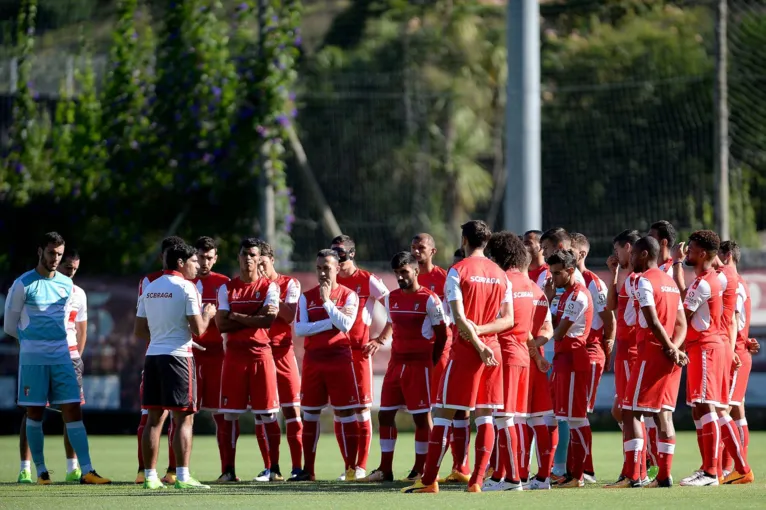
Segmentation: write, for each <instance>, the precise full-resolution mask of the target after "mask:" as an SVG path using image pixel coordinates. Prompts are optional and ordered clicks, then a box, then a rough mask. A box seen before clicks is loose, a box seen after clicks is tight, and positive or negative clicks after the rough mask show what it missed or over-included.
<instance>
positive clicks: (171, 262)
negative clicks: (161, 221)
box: [165, 243, 197, 271]
mask: <svg viewBox="0 0 766 510" xmlns="http://www.w3.org/2000/svg"><path fill="white" fill-rule="evenodd" d="M196 253H197V250H196V249H194V248H192V247H191V246H189V245H188V244H186V243H182V244H174V245H172V246H171V247H170V248H168V249H167V250H166V251H165V267H167V268H168V269H169V270H171V271H172V270H175V269H176V261H177V260H178V259H181V260H183V261H184V262H186V261H187V260H189V259H190V258H192V257H193V256H194V255H196Z"/></svg>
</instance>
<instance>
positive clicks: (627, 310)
mask: <svg viewBox="0 0 766 510" xmlns="http://www.w3.org/2000/svg"><path fill="white" fill-rule="evenodd" d="M637 280H638V275H637V274H636V273H630V274H629V275H628V277H627V278H625V282H624V283H623V284H622V285H621V286H620V289H619V291H618V294H617V317H616V319H617V332H616V337H617V347H616V349H615V359H616V360H626V359H631V358H634V357H635V356H636V352H637V351H636V317H637V314H636V306H635V302H634V300H633V289H634V288H635V285H636V281H637Z"/></svg>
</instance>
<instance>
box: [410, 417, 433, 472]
mask: <svg viewBox="0 0 766 510" xmlns="http://www.w3.org/2000/svg"><path fill="white" fill-rule="evenodd" d="M430 436H431V429H430V428H428V427H421V428H415V465H414V466H413V467H412V470H413V471H417V472H418V473H421V474H422V473H423V469H424V468H425V465H426V456H427V455H428V438H429V437H430Z"/></svg>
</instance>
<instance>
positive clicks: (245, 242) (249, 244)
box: [239, 237, 262, 253]
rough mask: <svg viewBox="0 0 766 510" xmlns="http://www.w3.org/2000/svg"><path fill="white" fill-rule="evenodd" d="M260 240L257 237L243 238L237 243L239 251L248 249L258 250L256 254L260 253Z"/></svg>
mask: <svg viewBox="0 0 766 510" xmlns="http://www.w3.org/2000/svg"><path fill="white" fill-rule="evenodd" d="M261 242H262V241H261V240H260V239H258V238H257V237H245V238H244V239H242V241H241V242H240V243H239V251H240V252H241V251H242V250H249V249H250V248H258V253H260V252H261Z"/></svg>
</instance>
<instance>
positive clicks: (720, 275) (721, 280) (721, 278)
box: [716, 271, 729, 289]
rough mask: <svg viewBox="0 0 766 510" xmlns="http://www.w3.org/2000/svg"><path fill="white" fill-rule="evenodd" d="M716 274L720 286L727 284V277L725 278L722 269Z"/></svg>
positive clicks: (723, 286)
mask: <svg viewBox="0 0 766 510" xmlns="http://www.w3.org/2000/svg"><path fill="white" fill-rule="evenodd" d="M716 276H718V281H719V282H720V283H721V288H722V289H725V288H726V287H727V286H728V285H729V279H728V278H726V275H725V274H724V272H723V271H720V272H719V273H717V275H716Z"/></svg>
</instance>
